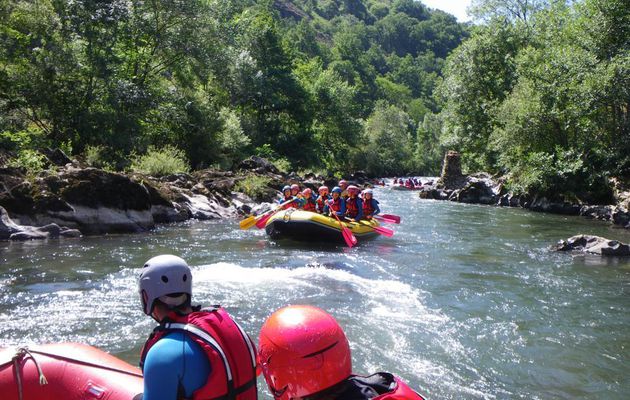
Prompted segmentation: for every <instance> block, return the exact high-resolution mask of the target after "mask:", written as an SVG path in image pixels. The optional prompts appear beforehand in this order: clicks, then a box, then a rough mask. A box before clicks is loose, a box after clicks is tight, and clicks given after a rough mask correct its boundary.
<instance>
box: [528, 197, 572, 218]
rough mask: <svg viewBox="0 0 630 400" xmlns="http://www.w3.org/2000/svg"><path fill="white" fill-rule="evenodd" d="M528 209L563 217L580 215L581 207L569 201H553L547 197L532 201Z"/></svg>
mask: <svg viewBox="0 0 630 400" xmlns="http://www.w3.org/2000/svg"><path fill="white" fill-rule="evenodd" d="M528 208H529V209H530V210H532V211H542V212H549V213H554V214H563V215H579V214H580V209H581V205H580V204H573V203H570V202H568V201H559V200H558V201H552V200H549V199H548V198H547V197H546V196H541V197H536V198H534V200H532V202H531V204H529V205H528Z"/></svg>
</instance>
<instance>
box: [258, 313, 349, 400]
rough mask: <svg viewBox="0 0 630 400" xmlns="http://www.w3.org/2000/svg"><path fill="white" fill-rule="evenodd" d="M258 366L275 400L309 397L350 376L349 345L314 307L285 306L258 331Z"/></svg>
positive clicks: (335, 325) (338, 328)
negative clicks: (259, 365)
mask: <svg viewBox="0 0 630 400" xmlns="http://www.w3.org/2000/svg"><path fill="white" fill-rule="evenodd" d="M258 349H259V356H260V363H261V366H262V371H263V375H264V377H265V380H266V381H267V385H268V386H269V390H270V391H271V393H272V394H273V396H274V398H275V399H276V400H289V399H295V398H301V397H304V396H308V395H311V394H314V393H317V392H320V391H322V390H324V389H327V388H329V387H331V386H334V385H336V384H337V383H339V382H341V381H343V380H344V379H346V378H347V377H348V376H350V374H351V373H352V358H351V355H350V345H349V344H348V339H347V338H346V335H345V334H344V332H343V330H342V329H341V326H339V324H338V323H337V321H335V319H334V318H333V317H332V316H331V315H330V314H328V313H327V312H325V311H324V310H321V309H319V308H317V307H313V306H288V307H284V308H281V309H280V310H278V311H276V312H274V313H273V314H272V315H271V316H270V317H269V318H267V321H265V323H264V325H263V326H262V328H261V330H260V341H259V345H258Z"/></svg>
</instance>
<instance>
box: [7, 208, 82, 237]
mask: <svg viewBox="0 0 630 400" xmlns="http://www.w3.org/2000/svg"><path fill="white" fill-rule="evenodd" d="M78 236H81V232H79V231H78V230H76V229H69V228H67V227H65V226H59V225H57V224H48V225H44V226H40V227H35V226H23V225H19V224H17V223H15V222H14V221H13V220H12V219H11V218H10V217H9V214H8V213H7V211H6V210H5V209H4V208H3V207H0V240H7V239H9V240H32V239H48V238H58V237H78Z"/></svg>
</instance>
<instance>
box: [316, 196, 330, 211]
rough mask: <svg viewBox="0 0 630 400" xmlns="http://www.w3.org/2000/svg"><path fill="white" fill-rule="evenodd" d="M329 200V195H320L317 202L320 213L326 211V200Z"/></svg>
mask: <svg viewBox="0 0 630 400" xmlns="http://www.w3.org/2000/svg"><path fill="white" fill-rule="evenodd" d="M327 201H328V197H322V196H319V197H318V198H317V200H315V203H316V204H317V211H318V212H320V213H323V212H324V207H325V206H326V202H327Z"/></svg>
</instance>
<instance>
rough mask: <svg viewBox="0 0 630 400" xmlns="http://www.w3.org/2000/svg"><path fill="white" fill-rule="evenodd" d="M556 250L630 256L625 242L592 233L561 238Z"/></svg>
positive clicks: (629, 250) (628, 247)
mask: <svg viewBox="0 0 630 400" xmlns="http://www.w3.org/2000/svg"><path fill="white" fill-rule="evenodd" d="M556 250H557V251H583V252H586V253H592V254H600V255H603V256H630V246H628V245H627V244H625V243H621V242H619V241H617V240H609V239H606V238H603V237H601V236H592V235H576V236H572V237H570V238H569V239H567V240H561V241H559V242H558V244H557V245H556Z"/></svg>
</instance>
